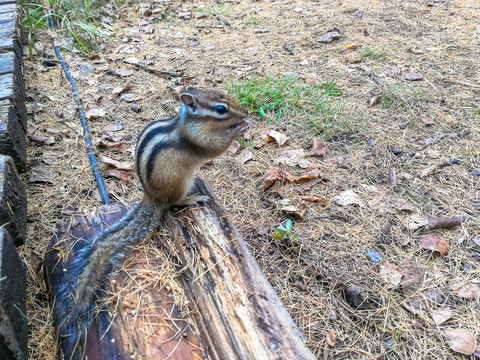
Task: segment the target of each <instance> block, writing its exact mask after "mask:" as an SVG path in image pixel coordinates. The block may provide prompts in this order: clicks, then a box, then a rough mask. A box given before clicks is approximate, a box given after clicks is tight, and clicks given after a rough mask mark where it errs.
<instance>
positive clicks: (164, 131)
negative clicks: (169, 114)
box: [136, 118, 177, 169]
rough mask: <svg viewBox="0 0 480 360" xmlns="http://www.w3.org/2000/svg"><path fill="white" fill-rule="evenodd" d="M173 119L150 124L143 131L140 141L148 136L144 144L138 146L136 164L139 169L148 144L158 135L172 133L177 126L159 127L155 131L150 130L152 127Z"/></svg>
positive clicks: (143, 141) (143, 140) (174, 124)
mask: <svg viewBox="0 0 480 360" xmlns="http://www.w3.org/2000/svg"><path fill="white" fill-rule="evenodd" d="M171 119H172V118H170V119H166V120H157V121H155V122H153V123H151V124H149V125H148V126H147V127H146V128H145V129H144V130H143V131H142V133H141V134H140V136H139V139H140V138H141V137H142V136H143V134H145V133H147V135H145V138H143V139H142V142H141V143H139V144H138V145H137V153H136V162H137V164H136V165H137V169H138V162H139V161H140V159H141V158H142V155H143V151H144V150H145V147H146V146H147V145H148V143H149V142H150V141H151V140H152V139H153V138H154V137H155V136H157V135H158V134H167V133H170V132H172V130H173V129H175V127H176V126H177V124H176V123H173V124H171V125H169V126H162V127H159V128H157V129H155V130H153V129H152V130H149V128H150V127H152V125H156V124H158V123H159V122H163V121H168V120H171Z"/></svg>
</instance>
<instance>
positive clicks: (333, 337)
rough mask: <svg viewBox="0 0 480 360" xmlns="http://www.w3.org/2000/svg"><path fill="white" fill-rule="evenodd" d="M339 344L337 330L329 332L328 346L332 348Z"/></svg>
mask: <svg viewBox="0 0 480 360" xmlns="http://www.w3.org/2000/svg"><path fill="white" fill-rule="evenodd" d="M336 342H337V337H336V335H335V330H332V329H330V330H328V331H327V344H328V346H330V347H334V346H335V343H336Z"/></svg>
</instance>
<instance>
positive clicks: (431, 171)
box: [420, 165, 437, 178]
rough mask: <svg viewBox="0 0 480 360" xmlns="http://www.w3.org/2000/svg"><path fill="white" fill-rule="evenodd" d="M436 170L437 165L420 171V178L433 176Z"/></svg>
mask: <svg viewBox="0 0 480 360" xmlns="http://www.w3.org/2000/svg"><path fill="white" fill-rule="evenodd" d="M436 169H437V165H430V166H427V167H426V168H425V169H423V170H421V171H420V177H422V178H423V177H425V176H429V175H433V174H434V173H435V170H436Z"/></svg>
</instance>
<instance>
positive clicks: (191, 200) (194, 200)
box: [175, 195, 210, 206]
mask: <svg viewBox="0 0 480 360" xmlns="http://www.w3.org/2000/svg"><path fill="white" fill-rule="evenodd" d="M209 199H210V197H208V196H207V195H188V196H185V197H184V198H183V199H182V200H181V201H180V202H178V204H175V205H177V206H191V205H193V206H198V205H200V204H202V203H206V202H207V201H208V200H209Z"/></svg>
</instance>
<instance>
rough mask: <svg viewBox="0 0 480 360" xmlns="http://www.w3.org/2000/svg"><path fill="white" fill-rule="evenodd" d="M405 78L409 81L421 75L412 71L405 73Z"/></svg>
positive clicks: (421, 76) (419, 77)
mask: <svg viewBox="0 0 480 360" xmlns="http://www.w3.org/2000/svg"><path fill="white" fill-rule="evenodd" d="M405 79H406V80H410V81H418V80H421V79H423V75H421V74H419V73H416V72H413V71H412V72H409V73H408V74H407V75H405Z"/></svg>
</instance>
